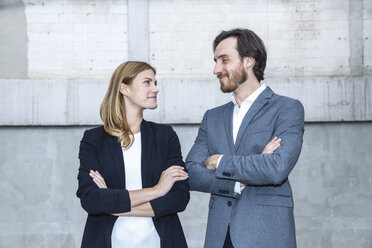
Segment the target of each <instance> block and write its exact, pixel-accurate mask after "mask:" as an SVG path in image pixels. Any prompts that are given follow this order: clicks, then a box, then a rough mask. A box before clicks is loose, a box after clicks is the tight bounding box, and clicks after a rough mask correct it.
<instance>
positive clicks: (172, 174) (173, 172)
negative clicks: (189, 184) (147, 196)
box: [154, 165, 189, 197]
mask: <svg viewBox="0 0 372 248" xmlns="http://www.w3.org/2000/svg"><path fill="white" fill-rule="evenodd" d="M188 177H189V175H188V174H187V173H186V172H185V171H184V168H183V167H182V166H178V165H172V166H170V167H169V168H168V169H166V170H165V171H163V172H162V173H161V176H160V179H159V182H158V184H157V185H155V186H154V189H155V190H156V191H157V192H158V194H159V197H160V196H163V195H165V194H166V193H168V192H169V191H170V190H171V188H172V187H173V184H174V183H175V182H177V181H182V180H185V179H187V178H188Z"/></svg>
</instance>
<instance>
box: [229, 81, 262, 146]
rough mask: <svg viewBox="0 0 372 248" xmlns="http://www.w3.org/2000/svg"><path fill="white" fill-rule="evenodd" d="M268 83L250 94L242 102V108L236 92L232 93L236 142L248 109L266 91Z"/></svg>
mask: <svg viewBox="0 0 372 248" xmlns="http://www.w3.org/2000/svg"><path fill="white" fill-rule="evenodd" d="M265 88H266V85H265V84H264V83H263V84H262V85H261V86H260V87H259V88H258V89H257V90H255V91H254V92H253V93H252V94H250V95H249V96H248V97H247V98H246V99H245V100H244V101H243V102H242V103H241V104H240V108H239V105H238V104H237V103H236V99H235V94H234V93H232V94H231V101H232V102H233V103H234V114H233V137H234V144H235V141H236V137H237V136H238V132H239V128H240V126H241V124H242V121H243V119H244V116H245V115H246V114H247V112H248V110H249V109H250V108H251V106H252V104H253V102H254V101H256V99H257V97H258V96H259V95H260V94H261V92H262V91H264V90H265Z"/></svg>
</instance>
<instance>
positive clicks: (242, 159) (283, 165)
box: [186, 100, 304, 198]
mask: <svg viewBox="0 0 372 248" xmlns="http://www.w3.org/2000/svg"><path fill="white" fill-rule="evenodd" d="M207 126H208V111H207V112H206V113H205V115H204V117H203V120H202V123H201V125H200V129H199V133H198V136H197V138H196V140H195V143H194V145H193V147H192V149H191V151H190V153H189V154H188V156H187V159H186V168H187V170H188V173H189V184H190V189H191V190H196V191H202V192H206V193H212V194H217V195H223V196H228V197H234V198H238V197H239V194H236V193H234V190H233V189H234V185H235V183H236V182H240V183H242V184H243V185H256V186H260V185H280V184H281V183H283V182H284V181H285V180H286V179H287V177H288V175H289V173H290V172H291V170H292V169H293V167H294V165H295V164H296V162H297V160H298V157H299V155H300V151H301V146H302V136H303V131H304V111H303V107H302V105H301V103H300V102H299V101H297V100H294V101H291V102H289V103H288V104H287V105H286V106H285V107H283V108H282V110H281V112H280V113H279V115H278V118H277V120H276V122H275V127H274V133H273V136H276V137H279V138H280V139H281V140H282V141H281V143H280V147H278V148H277V149H276V148H275V149H276V150H275V149H274V150H275V152H272V153H270V152H269V153H265V154H262V153H261V154H252V155H244V156H232V155H228V154H223V157H222V158H221V160H220V163H219V165H218V168H217V169H216V170H214V169H213V165H211V164H210V162H211V161H210V160H213V161H215V159H216V158H217V157H216V156H214V157H213V155H215V154H209V151H208V138H207V137H208V129H207ZM215 135H218V134H215ZM269 144H270V143H269ZM269 144H268V145H269ZM264 151H265V149H264ZM210 156H212V157H210ZM214 163H215V162H214ZM212 164H213V163H212ZM208 167H209V168H210V169H208Z"/></svg>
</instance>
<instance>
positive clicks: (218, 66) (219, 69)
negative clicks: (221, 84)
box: [213, 63, 222, 75]
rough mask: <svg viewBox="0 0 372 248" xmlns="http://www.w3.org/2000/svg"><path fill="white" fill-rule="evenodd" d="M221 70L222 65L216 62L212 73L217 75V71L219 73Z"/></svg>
mask: <svg viewBox="0 0 372 248" xmlns="http://www.w3.org/2000/svg"><path fill="white" fill-rule="evenodd" d="M221 71H222V66H221V65H220V64H219V63H216V64H215V65H214V70H213V74H214V75H218V74H219V73H221Z"/></svg>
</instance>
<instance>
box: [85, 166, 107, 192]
mask: <svg viewBox="0 0 372 248" xmlns="http://www.w3.org/2000/svg"><path fill="white" fill-rule="evenodd" d="M89 176H90V177H91V178H93V181H94V182H95V183H96V184H97V186H98V188H100V189H107V185H106V182H105V179H103V177H102V176H101V174H99V172H98V171H92V170H90V172H89Z"/></svg>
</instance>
